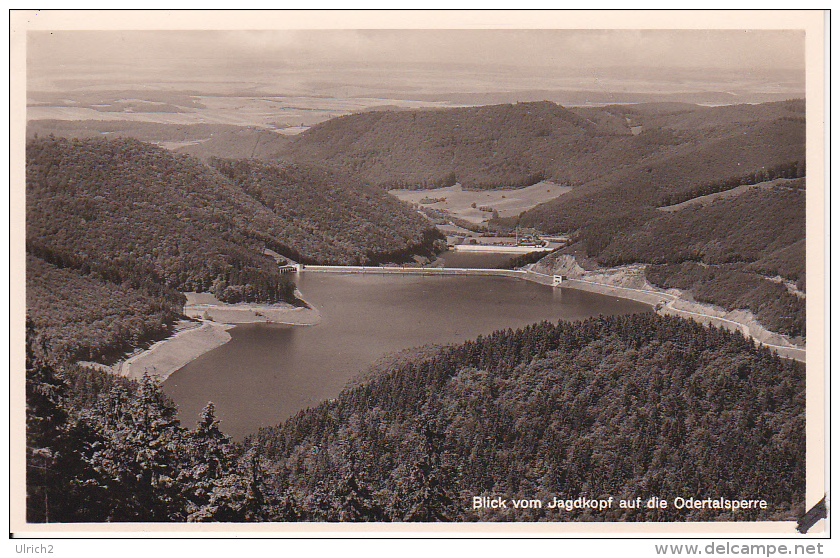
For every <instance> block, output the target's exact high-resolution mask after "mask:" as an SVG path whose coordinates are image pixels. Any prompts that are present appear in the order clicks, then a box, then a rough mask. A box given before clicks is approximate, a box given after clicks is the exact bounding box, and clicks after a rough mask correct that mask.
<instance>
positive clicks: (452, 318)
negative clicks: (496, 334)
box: [163, 272, 650, 439]
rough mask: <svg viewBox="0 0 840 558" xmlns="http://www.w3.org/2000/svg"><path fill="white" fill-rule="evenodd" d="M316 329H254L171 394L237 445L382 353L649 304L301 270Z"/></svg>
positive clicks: (502, 281) (184, 371)
mask: <svg viewBox="0 0 840 558" xmlns="http://www.w3.org/2000/svg"><path fill="white" fill-rule="evenodd" d="M297 283H298V286H299V288H300V290H301V292H302V293H303V296H304V298H305V299H306V300H307V301H308V302H309V303H310V304H312V305H313V306H315V307H316V308H318V309H319V310H320V311H321V315H322V321H321V323H320V324H318V325H316V326H297V327H295V326H280V325H270V324H248V325H242V326H237V327H236V328H234V329H232V330H230V333H231V336H232V339H231V341H230V342H228V343H227V344H225V345H223V346H221V347H219V348H217V349H214V350H213V351H210V352H208V353H205V354H204V355H202V356H200V357H199V358H197V359H195V360H194V361H192V362H191V363H189V364H187V365H186V366H185V367H183V368H181V369H180V370H178V371H177V372H175V373H174V374H172V375H171V376H170V377H169V379H168V380H166V382H165V383H164V384H163V388H164V391H166V393H168V394H169V395H170V396H171V397H172V398H173V399H174V400H175V402H176V403H177V404H178V407H179V409H180V413H181V422H182V424H184V425H185V426H189V427H192V426H194V424H195V422H196V421H197V417H198V413H199V412H200V411H201V409H202V408H203V407H204V406H205V405H206V404H207V402H208V401H213V402H214V403H215V405H216V409H217V413H218V416H219V418H220V419H221V421H222V423H221V427H222V430H224V431H225V432H226V433H227V434H229V435H231V436H233V437H234V438H236V439H241V438H243V437H244V436H245V435H247V434H249V433H252V432H255V431H256V430H257V428H259V427H260V426H269V425H274V424H277V423H279V422H281V421H282V420H284V419H286V418H288V417H289V416H291V415H292V414H294V413H296V412H298V411H300V410H302V409H304V408H306V407H310V406H314V405H317V404H318V403H319V402H321V401H324V400H326V399H331V398H333V397H335V396H337V395H338V393H339V392H340V391H341V389H342V388H343V387H344V385H345V384H346V382H347V381H348V380H349V379H350V378H351V377H353V376H355V375H356V374H357V373H359V372H360V371H363V370H365V369H367V367H369V366H370V365H371V364H373V363H374V362H375V361H376V360H377V359H379V358H380V357H382V356H383V355H385V354H388V353H392V352H395V351H400V350H402V349H406V348H409V347H415V346H419V345H425V344H427V343H440V344H445V343H452V342H458V341H464V340H467V339H473V338H475V337H477V336H479V335H482V334H487V333H490V332H492V331H494V330H497V329H503V328H508V327H510V328H517V327H522V326H524V325H527V324H530V323H534V322H538V321H541V320H551V321H557V320H560V319H563V320H577V319H583V318H587V317H590V316H594V315H598V314H608V315H615V314H628V313H633V312H643V311H649V310H650V307H649V306H647V305H645V304H642V303H638V302H633V301H629V300H624V299H618V298H615V297H611V296H604V295H597V294H593V293H587V292H583V291H576V290H574V289H553V288H551V287H547V286H544V285H538V284H535V283H530V282H527V281H523V280H519V279H512V278H507V277H469V276H463V277H445V276H413V275H403V276H393V275H388V276H385V275H359V274H355V275H354V274H334V273H318V272H310V273H302V274H301V275H300V276H299V277H298V280H297Z"/></svg>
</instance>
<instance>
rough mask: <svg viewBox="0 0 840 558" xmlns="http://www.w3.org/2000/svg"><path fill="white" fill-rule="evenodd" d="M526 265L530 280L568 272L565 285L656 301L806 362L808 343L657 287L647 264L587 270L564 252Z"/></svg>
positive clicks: (666, 309)
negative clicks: (549, 263)
mask: <svg viewBox="0 0 840 558" xmlns="http://www.w3.org/2000/svg"><path fill="white" fill-rule="evenodd" d="M526 268H527V270H528V273H527V275H525V276H524V279H526V280H529V281H535V282H538V283H543V284H551V281H552V276H553V275H554V274H557V275H565V276H566V277H567V278H566V279H565V280H564V281H563V283H562V284H563V286H564V287H569V288H573V289H579V290H584V291H589V292H593V293H598V294H605V295H612V296H616V297H620V298H629V299H631V300H635V301H638V302H644V303H647V304H651V305H653V306H654V308H655V310H656V312H657V313H660V314H665V315H672V316H680V317H683V318H692V319H694V320H695V321H698V322H700V323H703V324H707V325H714V326H723V327H725V328H726V329H729V330H731V331H740V332H742V333H743V334H744V335H746V336H747V337H751V338H753V339H755V340H756V341H757V342H759V343H761V344H762V345H765V346H767V347H769V348H770V349H772V350H774V351H776V352H777V353H778V354H779V356H783V357H787V358H792V359H794V360H798V361H800V362H805V347H804V346H801V345H797V344H795V343H794V342H793V341H791V339H790V338H788V337H787V336H785V335H782V334H780V333H775V332H772V331H769V330H767V329H766V328H764V327H763V326H762V325H761V324H760V323H759V322H758V320H757V319H756V317H755V315H754V314H753V313H752V312H750V311H749V310H743V309H736V310H731V311H729V310H726V309H724V308H721V307H719V306H714V305H711V304H703V303H700V302H697V301H694V300H690V299H688V298H686V297H685V294H684V293H683V292H682V291H680V290H679V289H668V290H663V289H660V288H657V287H655V286H653V285H652V284H651V283H650V282H648V280H647V279H646V278H645V275H644V271H645V265H644V264H632V265H627V266H620V267H615V268H607V269H598V270H592V271H586V270H584V269H583V268H582V267H580V265H578V264H577V262H576V261H575V259H574V257H573V256H561V257H560V258H558V259H557V261H556V262H554V265H553V266H551V267H548V266H546V265H544V264H540V263H537V264H531V265H529V266H526Z"/></svg>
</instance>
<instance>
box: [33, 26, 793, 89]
mask: <svg viewBox="0 0 840 558" xmlns="http://www.w3.org/2000/svg"><path fill="white" fill-rule="evenodd" d="M27 38H28V41H27V49H28V50H27V65H28V71H29V76H30V83H39V81H38V80H42V79H44V78H49V77H53V76H55V75H56V74H59V73H60V74H62V75H64V76H65V77H68V76H69V77H72V75H73V74H74V73H78V74H79V75H83V74H84V75H92V74H97V73H99V74H101V75H107V74H108V73H112V72H116V73H120V72H141V73H142V72H149V73H150V74H156V75H158V76H180V77H189V78H195V79H200V78H201V77H202V76H210V75H212V76H223V75H225V74H229V75H231V76H233V77H234V78H235V77H236V76H237V74H238V73H239V72H241V71H242V70H244V69H247V70H249V71H253V70H254V69H258V68H264V69H266V70H267V71H271V70H273V69H283V68H285V69H289V68H291V69H294V68H312V67H317V68H330V67H345V68H347V67H360V66H361V67H385V66H399V67H401V68H403V69H406V68H411V67H414V66H425V67H435V66H439V67H441V68H444V67H447V66H448V65H459V66H462V67H464V66H473V67H475V68H483V69H487V70H492V69H494V68H495V69H504V68H510V67H513V68H517V69H518V70H520V71H529V70H530V71H534V72H540V71H549V72H551V71H560V70H563V71H572V72H574V71H578V72H586V71H591V70H592V69H593V68H622V69H624V70H633V69H642V68H651V67H654V68H659V69H663V68H679V69H692V68H719V69H724V70H736V71H743V70H755V71H759V72H761V71H772V70H779V69H794V70H802V69H803V68H804V58H805V56H804V47H805V45H804V33H803V32H800V31H760V30H752V31H745V30H699V31H658V30H284V31H56V32H47V31H30V32H29V34H28V36H27Z"/></svg>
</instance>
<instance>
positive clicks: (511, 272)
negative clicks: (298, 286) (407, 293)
mask: <svg viewBox="0 0 840 558" xmlns="http://www.w3.org/2000/svg"><path fill="white" fill-rule="evenodd" d="M301 271H320V272H327V273H330V272H331V273H377V274H380V275H388V274H398V275H400V274H404V275H495V276H501V277H515V278H519V279H524V278H525V277H526V276H527V275H528V272H527V271H524V270H520V269H492V268H486V269H485V268H467V267H378V266H362V265H305V266H303V268H302V269H301ZM549 283H550V282H549Z"/></svg>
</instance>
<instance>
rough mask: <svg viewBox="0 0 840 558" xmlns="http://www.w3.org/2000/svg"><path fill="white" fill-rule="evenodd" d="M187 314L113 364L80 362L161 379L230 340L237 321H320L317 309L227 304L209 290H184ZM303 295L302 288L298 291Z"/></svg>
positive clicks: (132, 375)
mask: <svg viewBox="0 0 840 558" xmlns="http://www.w3.org/2000/svg"><path fill="white" fill-rule="evenodd" d="M185 294H186V295H187V304H186V306H185V307H184V314H185V315H186V316H187V317H189V318H192V319H193V321H187V320H184V321H182V322H180V323H179V324H178V327H177V328H176V329H177V330H178V331H177V332H176V333H174V334H173V335H171V336H169V337H167V338H166V339H163V340H161V341H158V342H157V343H155V344H154V345H152V346H151V347H149V348H148V349H146V350H144V351H142V352H139V353H137V354H134V355H132V356H130V357H128V358H126V359H124V360H121V361H119V362H117V363H115V364H114V365H113V366H106V365H103V364H97V363H90V362H83V363H80V364H83V365H86V366H91V367H94V368H99V369H101V370H106V371H108V372H111V373H114V374H118V375H120V376H125V377H126V378H130V379H132V380H139V379H141V378H143V375H144V374H148V375H149V376H151V377H153V378H155V379H156V380H157V381H158V382H163V381H164V380H166V379H167V378H168V377H169V376H170V375H172V373H173V372H175V371H176V370H178V369H180V368H182V367H183V366H185V365H186V364H187V363H189V362H191V361H192V360H194V359H196V358H198V357H199V356H201V355H203V354H204V353H206V352H208V351H211V350H213V349H215V348H216V347H220V346H222V345H224V344H225V343H227V342H228V341H230V339H231V336H230V333H228V330H229V329H231V328H233V327H235V326H236V325H237V324H249V323H273V324H282V325H293V326H305V325H315V324H317V323H319V322H320V321H321V314H320V312H318V310H316V309H314V308H311V307H309V306H306V307H301V306H293V305H291V304H285V303H281V304H256V303H239V304H225V303H223V302H220V301H219V300H217V299H216V298H215V297H214V296H213V295H212V294H209V293H185ZM295 294H296V296H298V298H300V292H296V293H295Z"/></svg>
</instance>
